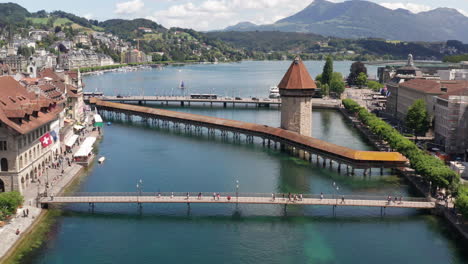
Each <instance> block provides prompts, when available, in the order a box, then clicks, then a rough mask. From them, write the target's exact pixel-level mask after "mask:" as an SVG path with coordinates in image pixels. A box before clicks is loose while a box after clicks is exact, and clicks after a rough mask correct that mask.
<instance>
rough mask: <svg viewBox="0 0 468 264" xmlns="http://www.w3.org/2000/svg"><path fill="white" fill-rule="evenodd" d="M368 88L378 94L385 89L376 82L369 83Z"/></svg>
mask: <svg viewBox="0 0 468 264" xmlns="http://www.w3.org/2000/svg"><path fill="white" fill-rule="evenodd" d="M367 87H369V89H371V90H373V91H375V92H378V91H380V89H382V88H384V85H383V84H381V83H379V82H376V81H367Z"/></svg>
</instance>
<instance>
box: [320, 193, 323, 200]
mask: <svg viewBox="0 0 468 264" xmlns="http://www.w3.org/2000/svg"><path fill="white" fill-rule="evenodd" d="M320 200H323V192H321V193H320Z"/></svg>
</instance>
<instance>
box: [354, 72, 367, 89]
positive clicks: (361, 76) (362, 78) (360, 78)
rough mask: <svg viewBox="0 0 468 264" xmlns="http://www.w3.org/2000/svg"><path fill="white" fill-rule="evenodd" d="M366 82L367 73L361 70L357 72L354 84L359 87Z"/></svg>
mask: <svg viewBox="0 0 468 264" xmlns="http://www.w3.org/2000/svg"><path fill="white" fill-rule="evenodd" d="M366 83H367V74H365V73H363V72H361V73H359V75H358V77H357V79H356V84H357V85H358V86H359V88H361V87H362V86H363V85H366Z"/></svg>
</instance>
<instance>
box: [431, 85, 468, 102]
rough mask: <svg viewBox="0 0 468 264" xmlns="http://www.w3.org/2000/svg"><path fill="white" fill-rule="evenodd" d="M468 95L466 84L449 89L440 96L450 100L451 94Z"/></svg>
mask: <svg viewBox="0 0 468 264" xmlns="http://www.w3.org/2000/svg"><path fill="white" fill-rule="evenodd" d="M457 95H458V96H468V86H465V87H463V88H456V89H452V90H449V91H447V93H445V94H442V95H439V96H438V97H440V98H442V99H445V100H448V99H449V97H450V96H457Z"/></svg>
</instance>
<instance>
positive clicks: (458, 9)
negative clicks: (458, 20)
mask: <svg viewBox="0 0 468 264" xmlns="http://www.w3.org/2000/svg"><path fill="white" fill-rule="evenodd" d="M456 9H457V11H458V12H460V13H461V14H462V15H464V16H466V17H468V12H466V11H465V10H463V9H460V8H456Z"/></svg>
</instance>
